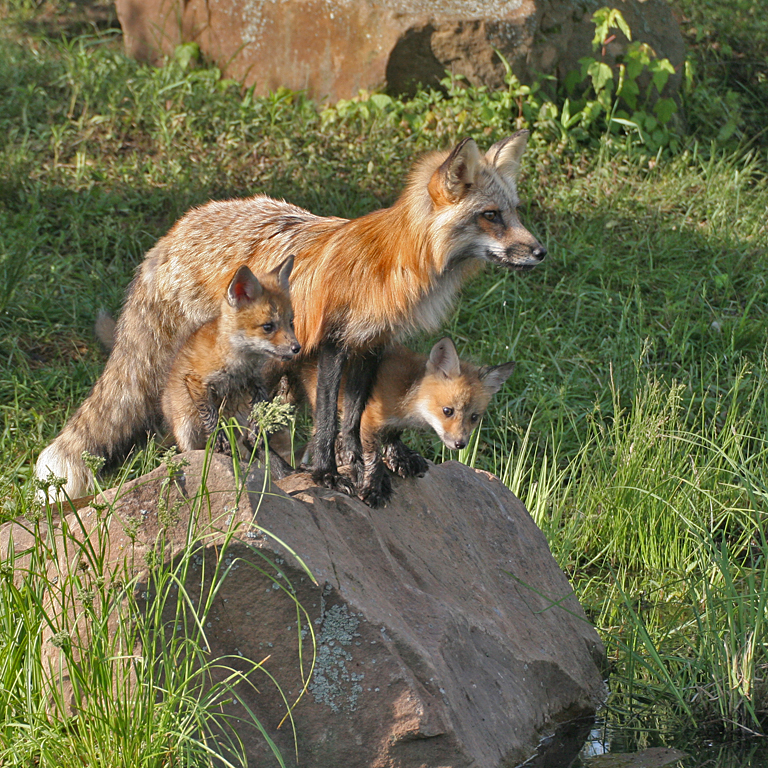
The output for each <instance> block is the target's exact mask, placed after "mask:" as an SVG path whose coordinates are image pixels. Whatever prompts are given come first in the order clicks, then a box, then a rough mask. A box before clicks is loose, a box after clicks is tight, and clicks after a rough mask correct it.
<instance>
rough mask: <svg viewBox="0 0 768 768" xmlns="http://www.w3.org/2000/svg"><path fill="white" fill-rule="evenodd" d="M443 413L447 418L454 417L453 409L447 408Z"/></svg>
mask: <svg viewBox="0 0 768 768" xmlns="http://www.w3.org/2000/svg"><path fill="white" fill-rule="evenodd" d="M443 413H444V414H445V415H446V416H453V408H449V407H448V406H445V408H443Z"/></svg>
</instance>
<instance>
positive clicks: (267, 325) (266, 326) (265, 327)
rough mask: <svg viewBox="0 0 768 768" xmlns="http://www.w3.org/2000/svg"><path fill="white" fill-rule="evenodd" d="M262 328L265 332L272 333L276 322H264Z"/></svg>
mask: <svg viewBox="0 0 768 768" xmlns="http://www.w3.org/2000/svg"><path fill="white" fill-rule="evenodd" d="M261 330H262V331H264V333H272V331H274V330H275V324H274V323H264V325H262V326H261Z"/></svg>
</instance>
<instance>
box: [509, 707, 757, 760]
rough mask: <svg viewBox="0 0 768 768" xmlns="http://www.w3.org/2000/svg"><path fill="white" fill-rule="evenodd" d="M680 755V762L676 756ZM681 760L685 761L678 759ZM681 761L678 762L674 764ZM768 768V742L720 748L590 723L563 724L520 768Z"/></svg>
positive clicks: (680, 736)
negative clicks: (665, 767) (666, 767)
mask: <svg viewBox="0 0 768 768" xmlns="http://www.w3.org/2000/svg"><path fill="white" fill-rule="evenodd" d="M679 755H680V756H679ZM682 755H684V756H682ZM678 756H679V759H676V758H678ZM663 766H669V768H768V739H765V738H762V739H751V740H745V741H740V742H735V743H729V744H719V743H715V742H712V741H708V740H706V739H702V738H700V737H697V735H696V734H695V733H691V734H685V733H676V734H671V733H662V732H660V731H654V730H650V729H649V730H644V731H640V730H631V731H629V730H627V731H622V730H621V729H618V728H614V727H611V726H610V725H609V724H606V722H605V721H604V720H601V719H597V720H595V719H594V718H589V719H586V720H585V719H582V720H575V721H571V722H568V723H564V724H563V725H561V726H560V728H558V730H557V731H556V732H555V733H554V734H552V735H551V736H550V737H548V738H546V739H544V740H542V742H541V744H540V745H539V749H538V750H537V753H536V754H535V755H533V756H532V757H531V758H530V759H529V760H527V761H526V762H525V763H524V764H523V766H518V768H663Z"/></svg>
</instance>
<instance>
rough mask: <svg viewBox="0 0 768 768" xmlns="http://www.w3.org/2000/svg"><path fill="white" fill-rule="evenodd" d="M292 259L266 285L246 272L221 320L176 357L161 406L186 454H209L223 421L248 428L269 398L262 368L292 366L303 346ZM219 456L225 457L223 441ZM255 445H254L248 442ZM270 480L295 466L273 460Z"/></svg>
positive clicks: (239, 274)
mask: <svg viewBox="0 0 768 768" xmlns="http://www.w3.org/2000/svg"><path fill="white" fill-rule="evenodd" d="M292 268H293V256H289V257H288V258H287V259H286V260H285V261H284V262H283V263H282V264H281V265H279V266H278V267H277V269H275V270H274V271H273V272H270V273H269V274H268V275H266V276H265V277H262V278H261V280H258V279H257V278H256V276H255V275H254V274H253V273H252V272H251V270H250V269H249V268H248V266H247V265H245V264H244V265H242V266H241V267H239V268H238V270H237V271H236V272H235V274H234V277H233V278H232V280H231V282H230V283H229V286H228V288H227V292H226V294H225V296H224V299H223V301H222V302H221V312H220V314H219V315H218V317H216V318H214V319H213V320H211V321H209V322H208V323H206V324H205V325H203V326H202V327H200V328H198V329H197V330H196V331H195V332H194V333H193V334H192V335H191V336H190V337H189V338H188V339H187V341H186V342H184V344H183V345H182V347H181V349H179V351H178V352H177V353H176V357H175V358H174V360H173V364H172V365H171V370H170V373H169V374H168V379H167V383H166V386H165V390H164V391H163V394H162V398H161V403H162V411H163V415H164V416H165V420H166V422H167V424H168V426H169V427H170V428H171V431H172V432H173V435H174V437H175V439H176V444H177V445H178V446H179V448H180V449H181V450H182V451H191V450H196V449H200V448H204V447H205V444H206V441H207V440H208V438H209V437H210V436H211V434H212V433H213V431H214V430H215V429H216V425H217V424H218V421H219V416H220V415H221V416H224V417H235V418H237V419H238V420H239V421H240V422H241V423H243V424H244V425H247V426H248V427H250V430H251V432H254V431H255V430H256V429H257V425H255V424H249V423H248V414H249V413H250V410H251V407H252V405H253V404H254V403H255V402H258V401H261V400H267V399H268V398H269V392H268V384H267V382H266V380H265V377H264V370H263V369H264V365H265V364H266V363H267V362H268V361H270V360H280V361H283V362H286V361H289V360H292V359H293V358H294V357H295V356H296V355H297V354H298V353H299V352H300V351H301V345H300V344H299V342H298V341H297V340H296V336H295V334H294V332H293V311H292V309H291V302H290V298H289V283H288V278H289V276H290V274H291V269H292ZM219 437H220V442H219V443H218V444H217V448H218V449H219V450H226V449H227V448H228V447H229V446H228V444H225V440H224V438H225V435H224V433H219ZM249 439H250V438H249ZM271 467H272V470H273V472H274V473H275V474H276V475H277V476H278V477H281V476H283V475H284V474H286V473H287V472H290V471H291V467H290V465H288V464H287V463H286V462H284V461H283V460H282V458H281V457H280V456H279V455H277V454H273V460H272V463H271Z"/></svg>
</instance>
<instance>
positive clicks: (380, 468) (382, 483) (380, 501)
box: [357, 450, 392, 509]
mask: <svg viewBox="0 0 768 768" xmlns="http://www.w3.org/2000/svg"><path fill="white" fill-rule="evenodd" d="M357 494H358V496H359V497H360V498H361V499H362V500H363V501H364V502H365V503H366V504H367V505H368V506H369V507H373V508H374V509H376V508H377V507H383V506H384V505H385V504H386V503H387V502H388V501H389V499H390V497H391V496H392V483H391V481H390V479H389V474H388V473H387V468H386V467H385V466H384V462H383V461H382V460H381V457H380V456H379V454H378V452H377V451H375V450H373V451H365V452H364V453H363V471H362V473H361V478H360V481H359V483H358V489H357Z"/></svg>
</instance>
